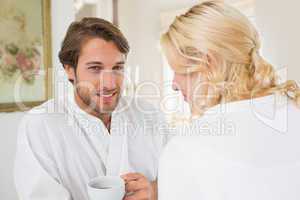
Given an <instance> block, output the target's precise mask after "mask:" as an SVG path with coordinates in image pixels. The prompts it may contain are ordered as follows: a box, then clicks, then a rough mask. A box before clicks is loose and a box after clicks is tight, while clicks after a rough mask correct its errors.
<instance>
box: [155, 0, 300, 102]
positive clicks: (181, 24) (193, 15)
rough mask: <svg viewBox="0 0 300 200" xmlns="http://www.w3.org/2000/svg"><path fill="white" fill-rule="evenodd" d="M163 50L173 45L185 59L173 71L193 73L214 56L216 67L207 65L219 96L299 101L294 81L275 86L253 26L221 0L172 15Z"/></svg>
mask: <svg viewBox="0 0 300 200" xmlns="http://www.w3.org/2000/svg"><path fill="white" fill-rule="evenodd" d="M161 45H162V48H163V50H166V49H167V48H173V49H174V48H175V50H176V51H177V53H179V54H180V55H181V56H182V57H183V58H185V59H186V60H187V61H188V63H193V65H188V66H182V67H180V68H178V69H175V71H177V72H179V73H190V72H197V71H199V70H201V68H203V67H204V68H206V69H209V63H210V62H211V61H210V59H211V58H217V59H216V60H218V65H217V67H216V69H214V70H212V69H209V82H210V83H211V84H213V85H215V86H217V85H218V84H220V83H222V84H221V85H222V89H221V90H218V92H217V93H218V94H216V95H217V98H216V99H215V100H216V104H217V103H220V101H222V99H225V100H226V101H235V100H240V99H247V98H252V97H256V96H259V94H264V95H266V94H273V93H277V92H279V93H284V94H286V95H288V96H289V97H290V98H291V99H293V100H294V101H295V102H296V103H297V105H300V89H299V87H298V85H297V83H296V82H295V81H287V82H285V83H282V84H278V78H277V76H276V73H275V69H274V67H273V66H272V65H271V64H269V63H268V62H267V61H266V60H265V59H264V58H263V57H262V56H261V55H260V53H259V50H260V47H261V43H260V39H259V36H258V33H257V31H256V29H255V27H254V26H253V25H252V24H251V22H250V21H249V20H248V18H247V17H246V16H244V15H243V14H242V13H241V12H239V11H238V10H237V9H235V8H233V7H231V6H229V5H227V4H225V3H224V2H223V1H217V0H210V1H206V2H203V3H200V4H198V5H196V6H194V7H192V8H191V9H190V10H189V11H188V12H187V13H185V14H183V15H181V16H179V17H176V19H175V21H174V22H173V23H172V24H171V26H170V27H169V30H168V31H167V32H166V33H165V34H163V36H162V38H161Z"/></svg>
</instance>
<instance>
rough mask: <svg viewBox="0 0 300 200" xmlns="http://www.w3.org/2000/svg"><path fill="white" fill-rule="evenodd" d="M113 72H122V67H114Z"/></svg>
mask: <svg viewBox="0 0 300 200" xmlns="http://www.w3.org/2000/svg"><path fill="white" fill-rule="evenodd" d="M113 70H115V71H123V70H124V67H123V66H116V67H114V69H113Z"/></svg>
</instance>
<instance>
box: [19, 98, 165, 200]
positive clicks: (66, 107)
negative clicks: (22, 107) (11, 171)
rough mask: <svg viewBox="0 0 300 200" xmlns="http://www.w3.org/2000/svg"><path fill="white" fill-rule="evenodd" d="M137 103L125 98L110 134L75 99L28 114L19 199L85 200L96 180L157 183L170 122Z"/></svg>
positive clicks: (22, 144) (22, 142) (24, 125)
mask: <svg viewBox="0 0 300 200" xmlns="http://www.w3.org/2000/svg"><path fill="white" fill-rule="evenodd" d="M132 100H133V99H125V98H121V100H120V102H119V104H118V107H117V109H116V110H115V111H114V112H113V114H112V121H111V131H110V134H109V132H108V130H107V129H106V127H105V126H104V124H103V123H102V121H101V120H100V119H98V118H96V117H93V116H91V115H89V114H87V113H86V112H84V111H82V110H81V109H80V108H79V107H78V106H77V104H76V103H75V101H74V98H72V97H71V98H69V99H68V100H67V101H66V102H63V103H62V102H60V101H55V100H50V101H48V102H46V103H45V104H43V105H41V106H39V107H37V108H34V109H33V110H31V111H30V112H29V113H27V115H26V116H25V117H24V119H23V120H22V122H21V125H20V128H19V137H18V143H17V153H16V160H15V185H16V189H17V192H18V195H19V198H20V199H22V200H46V199H47V200H69V199H70V200H71V199H72V200H86V199H88V196H87V190H86V186H87V183H88V181H89V180H90V179H92V178H94V177H96V176H104V175H121V174H124V173H127V172H139V173H142V174H143V175H145V176H146V177H147V178H148V179H149V180H150V181H154V180H156V178H157V167H158V158H159V155H160V152H161V149H162V147H163V144H164V141H163V138H164V136H163V135H164V134H165V133H166V129H164V128H162V127H165V126H164V125H165V124H164V123H165V122H164V120H163V119H162V118H161V117H160V114H159V113H158V111H157V110H155V109H154V108H153V107H152V106H151V105H150V104H148V103H145V102H144V101H140V100H136V99H134V101H132ZM129 102H131V103H129ZM128 105H129V106H128Z"/></svg>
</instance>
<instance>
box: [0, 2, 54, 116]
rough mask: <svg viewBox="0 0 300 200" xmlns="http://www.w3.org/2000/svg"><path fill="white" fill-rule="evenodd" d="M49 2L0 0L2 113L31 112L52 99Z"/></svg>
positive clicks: (0, 92)
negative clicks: (33, 108) (34, 107)
mask: <svg viewBox="0 0 300 200" xmlns="http://www.w3.org/2000/svg"><path fill="white" fill-rule="evenodd" d="M49 13H50V0H26V1H24V0H1V7H0V30H1V31H0V111H15V110H23V109H28V108H30V107H32V106H35V105H38V104H40V103H42V102H43V101H46V100H47V99H48V98H49V96H50V89H49V88H50V87H49V85H51V82H50V79H49V77H50V76H49V68H50V66H51V62H50V60H51V57H50V52H51V49H50V38H49V35H50V14H49Z"/></svg>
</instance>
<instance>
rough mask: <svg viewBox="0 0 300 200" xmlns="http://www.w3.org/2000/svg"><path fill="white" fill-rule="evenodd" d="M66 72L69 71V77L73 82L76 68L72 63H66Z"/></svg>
mask: <svg viewBox="0 0 300 200" xmlns="http://www.w3.org/2000/svg"><path fill="white" fill-rule="evenodd" d="M64 69H65V72H66V73H67V76H68V79H69V81H70V82H71V83H74V80H75V77H76V76H75V69H74V67H72V66H71V65H64Z"/></svg>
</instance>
